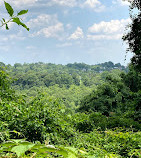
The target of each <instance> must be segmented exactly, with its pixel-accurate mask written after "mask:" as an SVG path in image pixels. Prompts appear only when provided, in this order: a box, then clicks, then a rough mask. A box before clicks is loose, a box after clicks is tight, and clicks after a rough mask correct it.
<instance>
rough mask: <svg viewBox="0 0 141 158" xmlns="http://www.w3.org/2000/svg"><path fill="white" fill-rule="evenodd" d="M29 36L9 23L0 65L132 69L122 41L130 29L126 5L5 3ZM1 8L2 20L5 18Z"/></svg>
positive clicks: (1, 38) (99, 1)
mask: <svg viewBox="0 0 141 158" xmlns="http://www.w3.org/2000/svg"><path fill="white" fill-rule="evenodd" d="M7 2H9V3H10V4H11V5H12V6H13V8H14V9H15V10H17V11H20V10H21V9H28V10H29V12H28V14H27V15H24V16H22V18H23V20H24V22H25V23H26V25H27V26H28V27H29V28H30V31H29V32H28V31H26V30H25V29H24V28H22V27H18V26H16V24H13V23H10V26H9V27H10V30H9V31H7V30H5V29H4V28H0V29H1V30H0V61H1V62H4V63H7V64H14V63H24V62H26V63H33V62H39V61H42V62H45V63H49V62H50V63H56V64H67V63H74V62H84V63H87V64H97V63H102V62H107V61H112V62H114V63H118V62H120V63H121V64H124V65H126V64H127V63H129V61H130V58H131V56H132V55H131V54H128V55H127V60H126V61H125V55H126V48H127V45H125V43H124V42H123V41H122V40H121V38H122V35H123V33H124V32H125V26H126V25H127V24H128V23H130V19H129V11H128V8H129V4H128V2H123V1H122V0H7ZM5 16H7V15H6V12H5V10H4V5H3V2H2V1H1V2H0V17H1V18H2V17H5Z"/></svg>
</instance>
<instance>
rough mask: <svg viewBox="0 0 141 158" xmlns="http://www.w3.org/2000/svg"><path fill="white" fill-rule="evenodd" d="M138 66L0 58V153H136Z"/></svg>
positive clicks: (139, 140) (68, 156)
mask: <svg viewBox="0 0 141 158" xmlns="http://www.w3.org/2000/svg"><path fill="white" fill-rule="evenodd" d="M133 2H135V3H136V4H137V2H138V1H136V0H134V1H133ZM133 4H134V3H133ZM133 4H132V6H135V5H133ZM6 5H7V6H9V5H8V4H7V3H6V2H5V6H6ZM137 7H138V9H140V3H139V4H138V6H137ZM9 8H10V10H8V9H7V11H8V13H9V14H10V16H13V11H12V9H11V8H12V7H9ZM25 13H26V12H25ZM133 32H134V31H133ZM128 35H129V34H128ZM128 35H127V36H126V37H129V36H128ZM126 37H125V39H127V38H126ZM135 44H136V43H135ZM131 46H132V45H131ZM129 47H130V43H129ZM133 53H135V54H136V52H134V51H133ZM135 56H136V55H135ZM135 56H134V57H135ZM134 57H133V58H134ZM137 61H138V60H137ZM138 64H140V63H137V64H134V62H133V60H132V62H131V64H130V65H129V67H128V68H125V67H124V66H121V64H119V63H118V64H113V63H112V62H111V61H110V62H106V63H102V64H98V65H87V64H84V63H74V64H67V65H55V64H51V63H48V64H45V63H41V62H39V63H32V64H26V63H25V64H23V65H22V64H20V63H16V64H14V66H11V65H5V64H4V63H2V62H1V63H0V157H3V158H6V157H9V158H12V157H15V158H16V157H26V158H27V157H29V158H33V157H37V158H38V157H42V158H45V157H48V158H55V157H64V158H121V157H122V158H139V157H141V131H140V130H141V106H140V105H141V72H140V68H139V67H138Z"/></svg>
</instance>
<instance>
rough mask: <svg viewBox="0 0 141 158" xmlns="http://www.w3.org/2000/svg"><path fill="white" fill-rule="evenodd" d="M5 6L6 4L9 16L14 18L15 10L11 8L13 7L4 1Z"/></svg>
mask: <svg viewBox="0 0 141 158" xmlns="http://www.w3.org/2000/svg"><path fill="white" fill-rule="evenodd" d="M4 4H5V8H6V10H7V12H8V14H9V15H10V16H11V17H12V16H13V14H14V10H13V8H12V7H11V5H10V4H9V3H7V2H5V1H4Z"/></svg>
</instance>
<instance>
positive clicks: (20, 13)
mask: <svg viewBox="0 0 141 158" xmlns="http://www.w3.org/2000/svg"><path fill="white" fill-rule="evenodd" d="M27 12H28V10H21V11H20V12H19V13H18V14H17V16H19V15H23V14H26V13H27Z"/></svg>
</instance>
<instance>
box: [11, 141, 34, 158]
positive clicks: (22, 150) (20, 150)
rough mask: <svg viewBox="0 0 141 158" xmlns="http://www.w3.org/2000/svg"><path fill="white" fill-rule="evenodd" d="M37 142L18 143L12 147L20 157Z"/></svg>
mask: <svg viewBox="0 0 141 158" xmlns="http://www.w3.org/2000/svg"><path fill="white" fill-rule="evenodd" d="M34 145H35V144H31V145H18V146H15V147H13V148H12V150H11V151H12V152H14V153H16V154H17V156H18V157H20V156H22V155H24V153H25V152H26V151H28V150H29V149H31V148H32V147H33V146H34Z"/></svg>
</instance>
